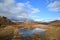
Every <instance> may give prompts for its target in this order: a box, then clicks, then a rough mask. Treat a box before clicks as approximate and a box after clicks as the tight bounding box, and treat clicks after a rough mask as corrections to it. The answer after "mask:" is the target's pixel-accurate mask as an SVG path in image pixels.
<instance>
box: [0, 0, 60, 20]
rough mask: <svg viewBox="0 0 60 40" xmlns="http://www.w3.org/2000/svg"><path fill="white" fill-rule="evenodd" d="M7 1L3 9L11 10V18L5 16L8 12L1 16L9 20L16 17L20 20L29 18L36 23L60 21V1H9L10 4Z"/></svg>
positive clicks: (0, 13) (1, 13)
mask: <svg viewBox="0 0 60 40" xmlns="http://www.w3.org/2000/svg"><path fill="white" fill-rule="evenodd" d="M3 1H4V0H3ZM6 1H7V0H5V1H4V2H5V7H4V8H3V9H4V10H9V12H10V15H9V16H11V17H9V16H7V15H8V13H7V14H5V13H6V11H2V12H0V15H4V16H7V17H9V18H13V17H16V18H17V19H18V20H19V17H22V18H23V17H27V18H31V19H33V20H35V21H52V20H59V19H60V0H13V1H12V0H10V1H9V0H8V2H9V3H8V2H6ZM2 3H3V2H2ZM7 3H8V4H9V5H8V4H7ZM2 5H3V4H2ZM0 6H1V5H0ZM6 7H7V8H9V9H7V8H6ZM0 10H1V9H0ZM21 10H22V11H21ZM3 12H5V13H3Z"/></svg>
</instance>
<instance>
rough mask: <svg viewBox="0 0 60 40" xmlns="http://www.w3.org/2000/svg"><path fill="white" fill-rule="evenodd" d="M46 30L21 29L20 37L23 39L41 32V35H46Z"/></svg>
mask: <svg viewBox="0 0 60 40" xmlns="http://www.w3.org/2000/svg"><path fill="white" fill-rule="evenodd" d="M44 31H45V30H44V29H40V28H34V29H25V28H19V35H20V36H22V37H28V36H31V35H32V34H33V33H36V32H40V34H41V35H42V36H43V35H44Z"/></svg>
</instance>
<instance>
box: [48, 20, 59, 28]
mask: <svg viewBox="0 0 60 40" xmlns="http://www.w3.org/2000/svg"><path fill="white" fill-rule="evenodd" d="M48 25H52V26H58V27H60V20H55V21H52V22H50V23H49V24H48Z"/></svg>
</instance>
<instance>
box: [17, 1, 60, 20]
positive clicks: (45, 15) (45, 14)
mask: <svg viewBox="0 0 60 40" xmlns="http://www.w3.org/2000/svg"><path fill="white" fill-rule="evenodd" d="M27 1H29V3H30V4H31V5H32V6H33V7H36V8H39V9H40V12H39V13H36V14H32V15H30V17H31V16H32V17H31V18H32V19H34V20H35V19H37V21H39V20H40V19H42V20H44V19H45V20H46V19H50V20H51V19H53V20H55V18H56V20H57V18H60V14H59V13H58V12H56V11H52V10H49V8H48V7H47V6H48V5H49V4H50V3H52V4H53V2H55V1H57V0H19V1H18V0H17V2H23V3H24V2H27ZM58 1H59V0H58ZM56 5H57V4H56Z"/></svg>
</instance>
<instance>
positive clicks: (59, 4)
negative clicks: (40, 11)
mask: <svg viewBox="0 0 60 40" xmlns="http://www.w3.org/2000/svg"><path fill="white" fill-rule="evenodd" d="M48 8H49V9H50V10H52V11H55V12H60V1H54V2H52V3H50V4H48Z"/></svg>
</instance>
